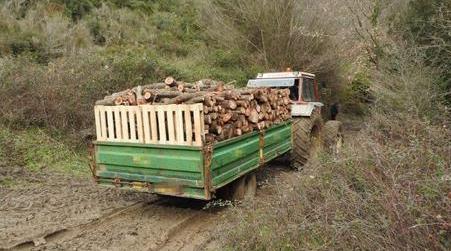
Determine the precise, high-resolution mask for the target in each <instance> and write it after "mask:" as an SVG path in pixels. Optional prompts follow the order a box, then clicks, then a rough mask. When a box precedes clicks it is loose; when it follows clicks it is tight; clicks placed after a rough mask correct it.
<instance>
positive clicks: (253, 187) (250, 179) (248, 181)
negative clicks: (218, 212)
mask: <svg viewBox="0 0 451 251" xmlns="http://www.w3.org/2000/svg"><path fill="white" fill-rule="evenodd" d="M243 179H244V180H245V181H244V185H245V188H246V191H245V193H244V198H243V199H245V200H251V199H253V198H254V197H255V194H256V193H257V176H256V175H255V173H250V174H247V175H246V176H244V177H243Z"/></svg>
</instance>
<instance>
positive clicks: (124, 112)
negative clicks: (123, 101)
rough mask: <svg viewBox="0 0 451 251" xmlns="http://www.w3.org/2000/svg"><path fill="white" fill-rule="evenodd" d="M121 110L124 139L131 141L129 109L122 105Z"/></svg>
mask: <svg viewBox="0 0 451 251" xmlns="http://www.w3.org/2000/svg"><path fill="white" fill-rule="evenodd" d="M119 109H120V111H121V122H122V139H123V140H124V141H129V140H130V135H129V134H128V130H129V129H128V117H127V115H128V109H127V107H125V106H121V107H120V108H119Z"/></svg>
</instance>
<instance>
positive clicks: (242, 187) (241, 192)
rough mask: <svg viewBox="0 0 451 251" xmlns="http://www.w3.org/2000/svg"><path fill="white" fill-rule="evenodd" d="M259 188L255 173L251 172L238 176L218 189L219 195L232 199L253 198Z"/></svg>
mask: <svg viewBox="0 0 451 251" xmlns="http://www.w3.org/2000/svg"><path fill="white" fill-rule="evenodd" d="M256 190H257V179H256V176H255V173H250V174H247V175H244V176H243V177H240V178H238V179H237V180H235V181H233V182H232V183H230V184H228V185H226V186H225V187H223V188H221V189H220V191H218V197H220V198H221V199H225V200H230V201H241V200H244V199H252V198H253V197H254V196H255V192H256Z"/></svg>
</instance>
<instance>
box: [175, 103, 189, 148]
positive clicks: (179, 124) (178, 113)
mask: <svg viewBox="0 0 451 251" xmlns="http://www.w3.org/2000/svg"><path fill="white" fill-rule="evenodd" d="M185 107H186V105H179V106H176V108H175V117H176V118H177V119H176V124H175V128H176V130H175V131H176V135H177V144H181V145H186V141H185V137H184V136H183V133H184V130H183V129H184V128H183V114H182V111H183V110H182V109H183V108H185Z"/></svg>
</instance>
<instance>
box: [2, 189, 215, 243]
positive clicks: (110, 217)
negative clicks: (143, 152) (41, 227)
mask: <svg viewBox="0 0 451 251" xmlns="http://www.w3.org/2000/svg"><path fill="white" fill-rule="evenodd" d="M204 204H205V203H203V202H199V201H192V200H185V199H183V200H178V199H174V198H166V197H162V198H157V199H155V200H153V201H150V202H143V201H141V202H137V203H135V204H132V205H130V206H126V207H123V208H120V209H116V210H114V211H113V212H111V213H109V214H106V215H103V216H101V217H100V218H97V219H95V220H92V221H90V222H88V223H85V224H81V225H77V226H72V227H67V228H64V227H63V228H60V229H56V230H53V231H48V232H45V233H42V234H40V235H36V236H33V237H31V238H27V239H25V240H22V241H19V242H17V243H15V244H13V245H11V246H10V247H8V249H11V250H30V249H31V250H49V249H50V250H52V249H74V248H76V249H81V250H99V249H108V250H124V249H130V248H131V249H133V250H195V249H198V247H201V246H202V245H203V244H204V243H206V242H208V240H209V234H208V233H209V231H208V227H210V226H211V224H209V223H210V222H212V220H213V219H214V217H215V215H216V213H215V212H211V211H206V210H203V209H202V208H203V206H204Z"/></svg>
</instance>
